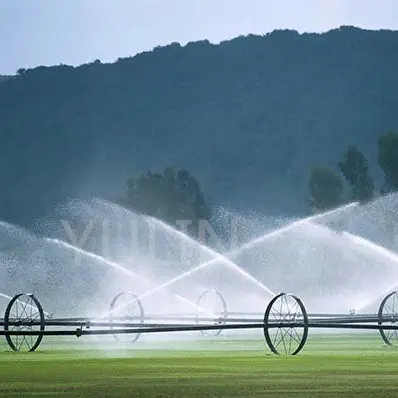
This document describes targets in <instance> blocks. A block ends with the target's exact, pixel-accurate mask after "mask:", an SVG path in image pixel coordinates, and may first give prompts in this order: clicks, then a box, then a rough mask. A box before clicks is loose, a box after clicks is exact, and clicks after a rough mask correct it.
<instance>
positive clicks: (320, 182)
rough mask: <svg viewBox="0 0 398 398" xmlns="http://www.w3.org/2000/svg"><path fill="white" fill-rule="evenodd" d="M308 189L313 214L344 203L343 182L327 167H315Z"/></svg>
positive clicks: (312, 170)
mask: <svg viewBox="0 0 398 398" xmlns="http://www.w3.org/2000/svg"><path fill="white" fill-rule="evenodd" d="M308 188H309V191H310V199H309V200H310V207H311V210H312V211H313V212H317V211H323V210H328V209H331V208H333V207H337V206H339V205H340V204H342V202H343V181H342V179H341V177H340V176H339V175H338V174H337V173H335V172H334V171H333V170H331V169H329V168H327V167H324V166H315V167H313V168H312V169H311V172H310V179H309V182H308Z"/></svg>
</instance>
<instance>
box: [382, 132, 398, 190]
mask: <svg viewBox="0 0 398 398" xmlns="http://www.w3.org/2000/svg"><path fill="white" fill-rule="evenodd" d="M378 144H379V154H378V162H379V165H380V167H381V168H382V169H383V172H384V187H383V188H382V193H387V192H395V191H398V134H397V133H392V132H390V133H388V134H384V135H382V136H380V137H379V141H378Z"/></svg>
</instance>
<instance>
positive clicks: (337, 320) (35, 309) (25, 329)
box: [0, 291, 398, 355]
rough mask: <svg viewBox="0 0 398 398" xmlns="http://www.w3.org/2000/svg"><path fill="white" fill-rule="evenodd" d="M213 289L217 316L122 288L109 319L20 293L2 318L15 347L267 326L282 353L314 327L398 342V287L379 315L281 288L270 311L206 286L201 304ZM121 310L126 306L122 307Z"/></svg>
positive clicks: (296, 347)
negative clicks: (316, 303)
mask: <svg viewBox="0 0 398 398" xmlns="http://www.w3.org/2000/svg"><path fill="white" fill-rule="evenodd" d="M211 294H214V295H215V297H217V299H218V300H219V301H220V303H221V311H219V312H216V313H214V317H210V316H208V315H206V316H201V314H200V313H196V314H186V313H184V314H178V313H176V314H167V315H164V314H159V315H157V314H145V312H144V306H143V304H142V302H141V301H140V299H139V298H138V296H136V295H135V294H133V293H130V292H121V293H119V294H118V295H116V296H115V297H114V299H113V300H112V302H111V304H110V312H109V318H108V319H107V320H104V319H102V320H96V319H94V318H84V317H81V318H52V317H50V316H49V315H48V313H46V312H45V311H44V310H43V308H42V306H41V304H40V302H39V300H38V299H37V298H36V297H35V296H34V295H33V294H28V293H26V294H18V295H16V296H14V297H13V298H12V299H11V300H10V301H9V303H8V305H7V308H6V310H5V314H4V318H3V319H0V326H3V330H0V335H4V336H5V338H6V341H7V343H8V345H9V347H10V348H11V349H12V350H13V351H35V350H36V349H37V348H38V347H39V346H40V343H41V342H42V340H43V337H44V336H76V337H80V336H85V335H111V336H114V337H115V338H116V339H117V340H119V339H120V337H121V336H123V335H125V336H127V337H128V339H129V341H130V342H132V343H133V342H136V341H137V340H138V339H139V338H140V336H141V335H142V334H144V333H145V334H146V333H163V332H188V331H197V332H200V333H201V334H202V335H206V336H217V335H219V334H220V333H221V332H222V331H223V330H244V329H262V330H263V333H264V338H265V341H266V343H267V345H268V347H269V349H270V350H271V351H272V352H273V353H274V354H277V355H280V354H283V355H296V354H298V353H299V352H300V351H301V350H302V348H303V347H304V346H305V343H306V341H307V337H308V331H309V329H310V328H311V329H313V328H319V329H361V330H378V331H379V333H380V335H381V337H382V339H383V341H384V343H386V344H387V345H390V346H396V345H398V324H397V322H398V310H397V309H396V306H398V292H396V291H394V292H392V293H389V294H388V295H387V296H385V297H384V298H383V300H382V301H381V303H380V306H379V311H378V313H377V314H353V313H349V314H327V313H325V314H322V313H319V314H315V313H314V314H307V311H306V309H305V306H304V304H303V302H302V301H301V300H300V299H299V298H298V297H296V296H294V295H292V294H288V293H280V294H278V295H276V296H274V297H273V298H272V299H271V301H270V302H269V303H268V304H267V305H266V309H265V312H264V313H263V314H261V313H244V312H228V308H227V302H226V300H225V298H224V297H223V295H222V294H221V293H220V292H219V291H205V292H204V293H203V294H202V295H201V296H200V297H199V299H198V301H197V303H198V307H200V306H201V305H203V303H204V300H205V299H206V298H207V297H208V296H209V295H211ZM118 309H120V311H118Z"/></svg>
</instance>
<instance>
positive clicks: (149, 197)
mask: <svg viewBox="0 0 398 398" xmlns="http://www.w3.org/2000/svg"><path fill="white" fill-rule="evenodd" d="M126 196H127V198H126V200H125V201H124V205H125V206H126V207H129V208H131V209H133V210H135V211H137V212H139V213H142V214H146V215H149V216H153V217H156V218H159V219H161V220H163V221H165V222H167V223H169V224H175V223H176V222H177V221H186V222H189V223H190V225H189V232H191V233H194V232H195V231H197V227H198V223H199V221H200V220H209V219H210V216H211V214H210V209H209V207H208V206H207V204H206V202H205V199H204V196H203V192H202V190H201V187H200V184H199V182H198V181H197V180H196V179H195V178H194V177H193V176H191V175H190V174H189V173H188V171H186V170H183V169H179V170H177V171H176V170H174V169H173V168H170V167H168V168H166V169H165V170H164V171H163V173H162V174H160V173H152V172H151V171H148V172H147V173H143V174H141V175H140V176H138V177H137V178H131V179H129V180H128V181H127V195H126Z"/></svg>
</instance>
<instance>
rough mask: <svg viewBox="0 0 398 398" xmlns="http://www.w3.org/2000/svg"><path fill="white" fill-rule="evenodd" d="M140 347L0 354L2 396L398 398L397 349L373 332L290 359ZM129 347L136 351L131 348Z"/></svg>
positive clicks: (254, 346) (250, 351)
mask: <svg viewBox="0 0 398 398" xmlns="http://www.w3.org/2000/svg"><path fill="white" fill-rule="evenodd" d="M143 340H144V342H138V343H137V344H136V346H132V347H130V348H129V349H128V350H116V349H108V350H106V351H105V350H100V349H99V348H98V346H97V345H96V343H94V342H92V341H90V337H84V338H81V339H79V340H77V341H76V339H75V338H69V339H65V340H61V339H58V340H51V341H50V340H48V339H47V341H44V343H43V344H42V346H41V347H40V348H39V351H37V352H35V353H14V352H7V348H6V345H5V344H4V346H3V349H2V352H1V353H0V394H1V397H4V396H16V395H19V396H27V395H36V396H48V395H53V396H90V395H91V396H95V397H105V396H106V397H238V396H239V397H308V398H310V397H311V398H312V397H398V350H395V349H392V348H387V347H385V346H384V345H383V344H382V342H381V339H380V338H379V336H378V334H377V332H375V333H373V334H369V335H368V334H363V333H352V334H349V335H310V336H309V339H308V342H307V345H306V346H305V348H304V349H303V351H302V352H301V353H300V354H299V355H298V356H296V357H278V356H275V355H273V354H271V353H270V352H269V350H268V349H267V347H266V345H265V343H264V341H263V340H262V339H261V337H259V338H258V339H257V340H232V337H230V336H225V337H223V338H222V337H220V340H218V341H216V340H209V341H201V342H193V341H191V342H189V341H186V342H184V343H178V342H177V341H173V342H167V343H165V342H163V343H161V342H158V343H156V344H155V343H149V342H147V343H145V338H144V339H143ZM133 348H134V349H133Z"/></svg>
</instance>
